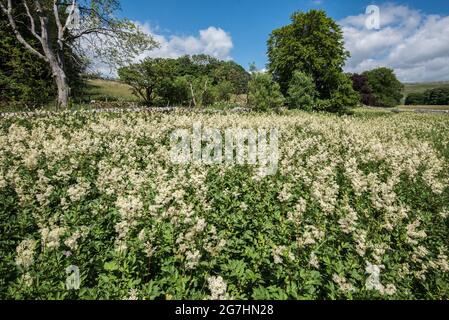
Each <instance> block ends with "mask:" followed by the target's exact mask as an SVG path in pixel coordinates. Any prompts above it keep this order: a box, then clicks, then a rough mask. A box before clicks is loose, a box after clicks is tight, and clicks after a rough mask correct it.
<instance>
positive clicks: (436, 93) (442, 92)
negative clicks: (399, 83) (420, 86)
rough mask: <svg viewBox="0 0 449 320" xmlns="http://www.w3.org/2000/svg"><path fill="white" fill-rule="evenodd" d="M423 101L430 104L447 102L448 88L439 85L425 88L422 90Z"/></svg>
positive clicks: (448, 97)
mask: <svg viewBox="0 0 449 320" xmlns="http://www.w3.org/2000/svg"><path fill="white" fill-rule="evenodd" d="M424 102H425V104H427V105H432V106H438V105H447V104H449V88H445V87H440V88H434V89H430V90H427V91H426V92H424Z"/></svg>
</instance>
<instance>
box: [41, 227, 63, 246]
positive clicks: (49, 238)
mask: <svg viewBox="0 0 449 320" xmlns="http://www.w3.org/2000/svg"><path fill="white" fill-rule="evenodd" d="M66 231H67V229H66V228H65V227H53V228H42V229H41V230H40V233H41V242H42V246H43V247H44V248H47V249H51V250H52V249H58V248H59V245H60V241H59V240H60V238H61V236H62V235H64V234H65V233H66Z"/></svg>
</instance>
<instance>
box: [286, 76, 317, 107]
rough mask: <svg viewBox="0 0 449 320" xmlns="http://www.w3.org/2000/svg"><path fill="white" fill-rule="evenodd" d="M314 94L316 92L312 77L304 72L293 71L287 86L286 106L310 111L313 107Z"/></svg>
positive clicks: (315, 94) (314, 101)
mask: <svg viewBox="0 0 449 320" xmlns="http://www.w3.org/2000/svg"><path fill="white" fill-rule="evenodd" d="M316 96H317V92H316V88H315V83H314V82H313V79H312V77H310V76H309V75H307V74H305V73H304V72H301V71H295V73H294V74H293V78H292V81H290V86H289V88H288V98H287V103H288V106H289V107H290V108H295V109H303V110H307V111H311V110H312V109H314V107H315V103H316Z"/></svg>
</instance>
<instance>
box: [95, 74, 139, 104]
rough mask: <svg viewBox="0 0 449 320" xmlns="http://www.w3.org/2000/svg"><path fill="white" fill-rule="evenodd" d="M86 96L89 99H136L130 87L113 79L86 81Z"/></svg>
mask: <svg viewBox="0 0 449 320" xmlns="http://www.w3.org/2000/svg"><path fill="white" fill-rule="evenodd" d="M87 87H88V88H87V94H86V95H87V97H88V98H89V100H101V101H107V100H109V101H137V100H138V99H137V98H136V97H135V96H134V95H133V94H132V92H131V87H130V86H128V85H126V84H124V83H122V82H120V81H115V80H102V79H93V80H88V81H87Z"/></svg>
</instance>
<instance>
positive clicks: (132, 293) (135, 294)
mask: <svg viewBox="0 0 449 320" xmlns="http://www.w3.org/2000/svg"><path fill="white" fill-rule="evenodd" d="M127 300H139V291H138V290H137V289H134V288H133V289H131V290H129V293H128V298H127Z"/></svg>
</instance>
